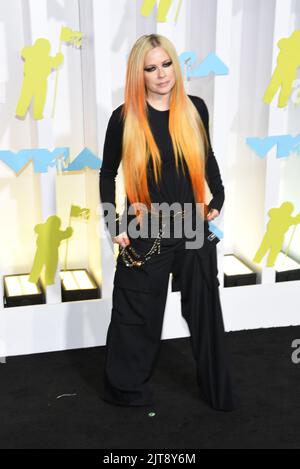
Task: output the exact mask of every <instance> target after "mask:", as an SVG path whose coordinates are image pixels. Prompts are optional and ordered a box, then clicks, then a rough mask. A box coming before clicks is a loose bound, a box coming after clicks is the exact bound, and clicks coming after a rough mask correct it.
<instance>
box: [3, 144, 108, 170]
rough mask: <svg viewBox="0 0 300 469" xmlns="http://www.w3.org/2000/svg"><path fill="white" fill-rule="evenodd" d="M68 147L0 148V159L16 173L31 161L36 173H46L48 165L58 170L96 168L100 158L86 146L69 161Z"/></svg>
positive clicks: (98, 166) (98, 165)
mask: <svg viewBox="0 0 300 469" xmlns="http://www.w3.org/2000/svg"><path fill="white" fill-rule="evenodd" d="M69 155H70V149H69V148H68V147H62V148H55V149H54V150H53V151H50V150H47V149H45V148H35V149H32V150H20V151H18V152H16V153H15V152H13V151H10V150H0V161H2V162H3V163H5V164H6V165H7V166H8V167H9V168H10V169H12V170H13V171H14V172H15V173H16V174H18V173H19V172H20V171H22V170H23V169H24V168H25V167H26V166H27V165H28V163H30V162H31V161H32V163H33V168H34V171H35V172H36V173H46V172H47V171H48V168H49V167H54V166H56V168H57V169H58V170H60V171H80V170H83V169H85V168H91V169H95V170H98V169H100V167H101V165H102V160H101V159H100V158H98V157H97V156H96V155H94V154H93V153H92V152H91V151H90V150H89V149H88V148H84V149H83V150H82V151H81V152H80V153H79V155H78V156H77V157H76V158H75V159H74V161H72V163H69Z"/></svg>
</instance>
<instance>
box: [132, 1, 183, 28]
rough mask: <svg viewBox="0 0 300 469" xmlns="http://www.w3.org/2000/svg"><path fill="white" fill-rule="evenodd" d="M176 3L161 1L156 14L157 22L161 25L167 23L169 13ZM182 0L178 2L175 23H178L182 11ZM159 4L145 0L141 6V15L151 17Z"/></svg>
mask: <svg viewBox="0 0 300 469" xmlns="http://www.w3.org/2000/svg"><path fill="white" fill-rule="evenodd" d="M172 3H174V0H159V5H158V9H157V14H156V21H157V22H159V23H165V22H166V21H167V16H168V12H169V10H170V7H171V5H172ZM181 3H182V0H179V1H178V5H177V10H176V15H175V22H176V21H177V17H178V14H179V11H180V7H181ZM156 4H157V0H144V2H143V4H142V6H141V10H140V11H141V15H143V16H149V15H150V14H151V12H152V10H153V9H154V7H155V6H156Z"/></svg>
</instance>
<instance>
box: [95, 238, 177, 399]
mask: <svg viewBox="0 0 300 469" xmlns="http://www.w3.org/2000/svg"><path fill="white" fill-rule="evenodd" d="M136 246H137V244H136V243H135V247H136ZM172 256H173V252H172V251H169V250H168V249H164V250H163V251H161V253H160V254H159V255H156V256H153V257H152V258H151V260H150V261H148V262H149V263H146V264H145V265H144V266H143V267H140V268H135V267H126V266H125V265H124V264H123V261H122V260H121V259H120V256H119V257H118V261H117V266H116V272H115V277H114V289H113V305H112V316H111V322H110V325H109V328H108V333H107V339H106V356H105V369H104V396H103V398H104V400H106V401H108V402H111V403H113V404H118V405H130V406H142V405H152V404H153V403H154V399H153V396H154V395H153V390H152V388H151V386H150V378H151V376H152V373H153V370H154V366H155V362H156V360H157V358H158V352H159V348H160V343H161V330H162V324H163V317H164V310H165V304H166V299H167V292H168V282H169V273H170V266H171V264H172ZM152 259H153V261H152Z"/></svg>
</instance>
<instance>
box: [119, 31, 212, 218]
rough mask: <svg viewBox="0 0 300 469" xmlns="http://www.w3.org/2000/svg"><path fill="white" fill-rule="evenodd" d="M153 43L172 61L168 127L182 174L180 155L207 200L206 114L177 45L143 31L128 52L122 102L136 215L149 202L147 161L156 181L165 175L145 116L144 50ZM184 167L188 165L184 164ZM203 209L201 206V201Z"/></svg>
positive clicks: (200, 198) (127, 183)
mask: <svg viewBox="0 0 300 469" xmlns="http://www.w3.org/2000/svg"><path fill="white" fill-rule="evenodd" d="M154 47H162V48H163V49H164V50H165V51H166V52H167V54H168V55H169V57H170V58H171V60H172V62H173V67H174V75H175V85H174V86H173V88H172V90H171V94H170V101H169V108H170V109H169V132H170V135H171V139H172V145H173V150H174V155H175V163H176V170H177V173H178V169H179V168H178V164H179V160H180V162H181V163H183V160H185V162H186V164H187V167H188V170H189V174H190V178H191V183H192V187H193V193H194V198H195V201H196V202H198V203H204V200H205V162H206V158H207V152H208V140H207V135H206V131H205V127H204V124H203V122H202V119H201V117H200V115H199V113H198V111H197V109H196V108H195V106H194V105H193V103H192V101H191V100H190V98H189V97H188V96H187V94H186V92H185V89H184V84H183V79H182V73H181V68H180V63H179V60H178V57H177V52H176V50H175V48H174V46H173V44H172V43H171V42H170V41H169V40H168V39H167V38H166V37H165V36H162V35H160V34H150V35H144V36H141V37H140V38H139V39H138V40H137V41H136V42H135V44H134V46H133V47H132V50H131V52H130V54H129V58H128V64H127V72H126V84H125V102H124V105H123V107H122V118H123V121H124V132H123V144H122V166H123V176H124V188H125V192H126V194H127V197H128V201H129V204H133V205H134V212H135V215H136V216H137V217H138V218H139V215H140V210H139V208H138V207H139V204H140V203H142V204H144V205H146V207H147V208H148V209H150V206H151V199H150V195H149V190H148V183H147V164H148V162H149V158H150V157H151V158H152V163H153V172H154V180H155V182H156V183H158V182H159V179H160V177H161V157H160V152H159V149H158V147H157V145H156V142H155V140H154V137H153V134H152V132H151V129H150V126H149V122H148V118H147V101H146V96H147V94H146V86H145V80H144V62H145V57H146V54H147V53H148V52H149V51H150V50H151V49H152V48H154ZM182 168H183V171H184V166H182ZM201 208H202V206H201Z"/></svg>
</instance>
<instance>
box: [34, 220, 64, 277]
mask: <svg viewBox="0 0 300 469" xmlns="http://www.w3.org/2000/svg"><path fill="white" fill-rule="evenodd" d="M60 225H61V220H60V218H59V217H58V216H56V215H53V216H51V217H49V218H48V219H47V221H46V222H45V223H40V224H38V225H36V226H35V228H34V231H35V232H36V233H37V235H38V237H37V241H36V244H37V250H36V253H35V257H34V261H33V266H32V269H31V273H30V277H29V282H32V283H37V281H38V279H39V277H40V275H41V272H42V269H43V267H44V266H45V282H44V283H45V285H52V284H53V283H54V280H55V274H56V270H57V264H58V248H59V245H60V243H61V241H62V240H63V239H67V238H70V237H71V236H72V234H73V228H71V227H70V226H69V227H68V228H67V229H66V230H64V231H61V230H60Z"/></svg>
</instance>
